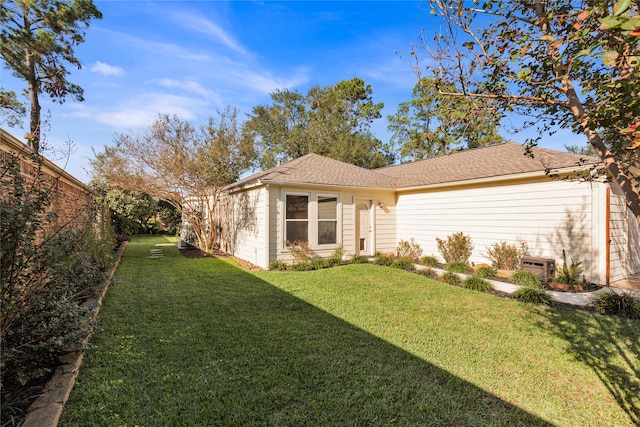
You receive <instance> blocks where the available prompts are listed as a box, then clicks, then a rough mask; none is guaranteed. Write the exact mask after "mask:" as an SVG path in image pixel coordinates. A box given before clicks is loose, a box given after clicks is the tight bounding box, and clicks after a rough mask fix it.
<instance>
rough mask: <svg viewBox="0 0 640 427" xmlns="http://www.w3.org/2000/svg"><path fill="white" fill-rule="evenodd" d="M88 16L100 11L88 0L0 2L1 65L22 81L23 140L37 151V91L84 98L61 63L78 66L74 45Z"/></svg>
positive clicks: (81, 38) (61, 99)
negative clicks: (25, 102)
mask: <svg viewBox="0 0 640 427" xmlns="http://www.w3.org/2000/svg"><path fill="white" fill-rule="evenodd" d="M93 18H96V19H100V18H102V14H101V13H100V11H99V10H98V9H97V8H96V6H95V5H94V4H93V1H92V0H57V1H51V0H2V2H0V24H1V25H0V28H1V29H0V54H1V55H2V59H3V60H4V62H5V66H6V67H7V68H8V69H10V70H12V71H13V74H14V75H15V76H16V77H18V78H20V79H23V80H24V81H26V83H27V92H28V93H29V102H30V113H29V131H30V135H29V138H28V139H29V141H30V143H31V146H32V147H33V148H34V150H35V151H36V152H38V151H39V149H40V133H41V129H40V111H41V107H40V95H41V94H42V93H46V94H47V95H49V96H50V97H51V98H52V100H53V101H54V102H60V103H62V102H64V100H65V99H66V97H67V96H71V97H72V98H74V99H76V100H78V101H82V100H83V91H82V88H81V87H80V86H78V85H75V84H73V83H71V82H70V81H69V80H67V76H68V75H69V71H68V70H67V68H66V67H65V62H66V63H69V64H70V65H72V66H74V67H77V68H78V69H79V68H81V64H80V61H79V60H78V59H77V58H76V57H75V52H74V47H75V46H77V45H78V44H80V43H82V42H83V41H84V30H85V29H86V28H88V27H89V21H91V19H93ZM4 93H6V92H4ZM14 99H15V98H14Z"/></svg>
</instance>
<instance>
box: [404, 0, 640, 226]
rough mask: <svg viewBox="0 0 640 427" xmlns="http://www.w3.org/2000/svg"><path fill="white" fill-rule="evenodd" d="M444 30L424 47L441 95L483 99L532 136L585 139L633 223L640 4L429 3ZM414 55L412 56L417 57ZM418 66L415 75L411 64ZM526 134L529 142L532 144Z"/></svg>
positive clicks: (638, 203)
mask: <svg viewBox="0 0 640 427" xmlns="http://www.w3.org/2000/svg"><path fill="white" fill-rule="evenodd" d="M430 3H431V4H432V7H433V13H435V14H437V15H440V16H442V17H443V18H444V21H443V22H444V23H445V26H444V28H445V30H444V32H443V33H442V34H439V35H437V36H436V38H435V39H434V40H435V43H431V44H427V45H426V47H427V51H428V55H429V56H430V60H433V62H430V64H433V65H429V66H427V67H426V69H427V71H428V72H429V73H430V74H431V75H432V76H433V78H435V79H438V80H442V81H446V82H452V83H454V85H455V87H454V88H452V89H450V90H443V91H441V93H442V94H443V95H448V96H458V97H467V98H474V99H488V100H492V101H493V102H495V103H496V104H497V105H498V106H499V108H500V110H501V111H504V112H515V113H520V114H523V115H524V116H525V117H528V119H527V121H526V123H525V124H524V126H525V127H532V126H537V127H538V130H539V132H538V133H539V135H541V137H542V135H544V134H548V133H550V132H551V133H552V132H553V129H556V128H557V127H560V128H568V129H571V130H573V131H574V132H576V133H579V134H580V133H581V134H584V135H585V137H586V140H587V141H588V143H589V144H590V146H591V147H592V148H593V150H594V151H595V153H596V155H597V156H599V157H600V158H601V159H602V161H603V163H604V165H605V167H606V169H607V172H608V174H609V175H610V176H611V177H612V179H614V180H615V181H616V182H617V183H618V184H619V185H620V187H621V188H622V191H623V192H624V194H625V196H626V199H627V206H628V207H629V208H630V209H631V210H632V211H633V213H634V214H635V215H636V217H637V218H638V219H639V220H640V193H639V188H638V182H639V181H638V176H637V175H634V173H633V170H634V169H633V165H634V164H635V165H637V164H638V152H639V151H640V150H639V149H638V148H639V147H640V132H638V131H639V130H640V129H638V127H639V126H640V97H638V96H637V94H638V87H640V72H639V69H638V67H639V66H640V15H639V11H640V4H638V2H632V1H631V0H620V1H617V2H615V3H612V2H608V1H604V0H585V1H584V2H573V1H571V0H556V1H551V2H550V1H543V0H533V1H524V0H487V1H482V2H480V1H477V0H476V1H473V2H468V1H464V0H454V1H444V0H431V1H430ZM417 57H418V55H417V54H416V58H417ZM416 65H417V70H418V71H419V72H420V71H421V69H420V67H419V64H416ZM538 140H539V138H533V139H531V140H530V141H529V145H535V144H536V143H537V141H538Z"/></svg>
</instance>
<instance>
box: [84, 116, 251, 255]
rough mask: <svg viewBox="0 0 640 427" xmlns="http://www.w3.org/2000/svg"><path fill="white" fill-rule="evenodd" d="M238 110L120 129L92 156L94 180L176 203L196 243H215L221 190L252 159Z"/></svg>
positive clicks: (207, 246) (209, 246) (164, 119)
mask: <svg viewBox="0 0 640 427" xmlns="http://www.w3.org/2000/svg"><path fill="white" fill-rule="evenodd" d="M237 115H238V113H237V111H236V110H233V109H230V108H227V109H226V110H224V111H221V112H219V113H218V117H211V118H210V119H209V122H208V124H207V125H206V126H202V127H200V128H199V129H196V128H194V127H193V126H191V125H190V124H189V123H188V122H187V121H185V120H182V119H180V118H178V117H175V116H162V117H160V118H159V119H157V120H156V121H155V122H154V123H153V124H152V125H151V128H150V129H149V131H148V132H146V133H145V134H144V135H132V134H121V135H118V136H117V137H116V140H115V144H114V145H113V146H108V147H105V149H104V151H103V152H101V153H98V154H96V157H95V159H94V160H92V161H91V166H92V168H93V174H94V180H95V181H96V182H97V183H99V184H100V185H105V186H112V187H116V188H119V189H121V190H126V191H130V192H136V193H137V192H141V193H146V194H148V195H149V196H151V197H153V198H156V199H159V200H164V201H166V202H167V203H169V204H171V205H172V206H174V207H176V208H177V209H178V210H180V212H181V213H182V215H183V218H184V219H185V220H186V221H188V223H189V224H190V225H191V226H192V227H193V231H194V233H195V236H196V239H197V241H198V246H199V247H200V249H202V250H204V251H210V250H212V249H213V248H214V244H215V243H216V240H217V227H216V225H217V224H216V220H217V217H216V215H217V209H218V196H219V195H220V191H221V190H222V188H223V187H224V186H225V185H227V184H229V183H232V182H234V181H236V180H237V179H238V177H239V176H240V175H241V174H242V173H243V172H244V171H246V170H247V169H248V168H249V167H250V165H251V162H252V160H253V146H252V145H251V144H246V140H244V139H243V138H242V129H241V125H240V124H239V123H238V120H237Z"/></svg>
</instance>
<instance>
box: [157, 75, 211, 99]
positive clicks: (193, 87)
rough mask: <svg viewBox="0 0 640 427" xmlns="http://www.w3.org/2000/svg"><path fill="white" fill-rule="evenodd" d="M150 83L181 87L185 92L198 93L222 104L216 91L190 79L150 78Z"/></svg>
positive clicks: (167, 86)
mask: <svg viewBox="0 0 640 427" xmlns="http://www.w3.org/2000/svg"><path fill="white" fill-rule="evenodd" d="M151 83H155V84H158V85H160V86H162V87H166V88H178V89H182V90H184V91H185V92H188V93H193V94H196V95H200V96H202V97H203V98H206V99H210V100H213V101H214V102H215V103H217V104H219V105H222V100H221V99H220V95H219V94H218V93H216V92H215V91H212V90H209V89H207V88H205V87H204V86H202V85H201V84H200V83H198V82H196V81H195V80H192V79H185V80H178V79H171V78H167V77H165V78H162V79H153V80H151Z"/></svg>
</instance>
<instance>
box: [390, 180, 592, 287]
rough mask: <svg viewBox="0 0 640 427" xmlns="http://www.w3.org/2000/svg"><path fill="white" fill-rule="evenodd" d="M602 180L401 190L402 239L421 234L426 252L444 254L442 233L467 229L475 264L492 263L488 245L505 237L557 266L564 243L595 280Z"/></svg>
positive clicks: (399, 229) (399, 224) (398, 214)
mask: <svg viewBox="0 0 640 427" xmlns="http://www.w3.org/2000/svg"><path fill="white" fill-rule="evenodd" d="M598 185H601V184H598V183H584V182H577V181H562V180H555V181H551V182H549V181H547V182H534V183H522V182H521V183H516V182H511V183H509V185H499V186H484V187H466V188H459V187H451V188H450V189H449V190H448V191H447V190H446V189H445V190H440V191H424V192H420V193H418V192H415V193H400V194H399V196H398V203H397V207H396V208H397V212H396V217H397V228H396V230H397V238H398V240H400V239H404V240H407V239H410V238H415V239H416V241H417V242H418V243H419V244H420V245H421V246H422V248H423V253H424V255H435V256H437V257H440V254H439V252H438V248H437V243H436V237H439V238H442V239H444V238H446V237H447V236H448V235H450V234H453V233H456V232H459V231H462V232H463V233H464V234H466V235H469V236H471V239H472V242H473V245H474V249H473V253H472V256H471V259H470V261H472V262H474V263H489V260H488V259H487V258H486V257H485V253H486V250H487V247H489V246H490V245H491V244H492V243H496V242H500V241H506V242H508V243H510V244H515V245H520V243H521V242H527V244H528V245H529V248H530V254H531V255H533V256H540V257H545V258H553V259H556V265H560V264H561V258H562V249H563V248H564V249H565V250H566V251H567V255H568V257H569V258H571V257H573V258H574V259H575V260H576V261H578V260H579V261H582V262H583V263H584V265H585V269H586V271H585V274H586V275H587V279H589V278H590V277H591V275H592V273H593V274H595V273H596V271H593V272H592V271H591V270H592V266H593V265H595V266H597V265H598V259H597V258H598V251H597V250H595V249H596V248H594V247H593V245H594V243H593V239H592V234H593V233H592V230H596V229H597V224H598V218H597V216H598V215H599V213H596V215H595V217H594V214H593V212H592V211H593V203H592V192H593V186H598ZM594 278H596V277H594ZM596 279H598V278H596Z"/></svg>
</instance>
